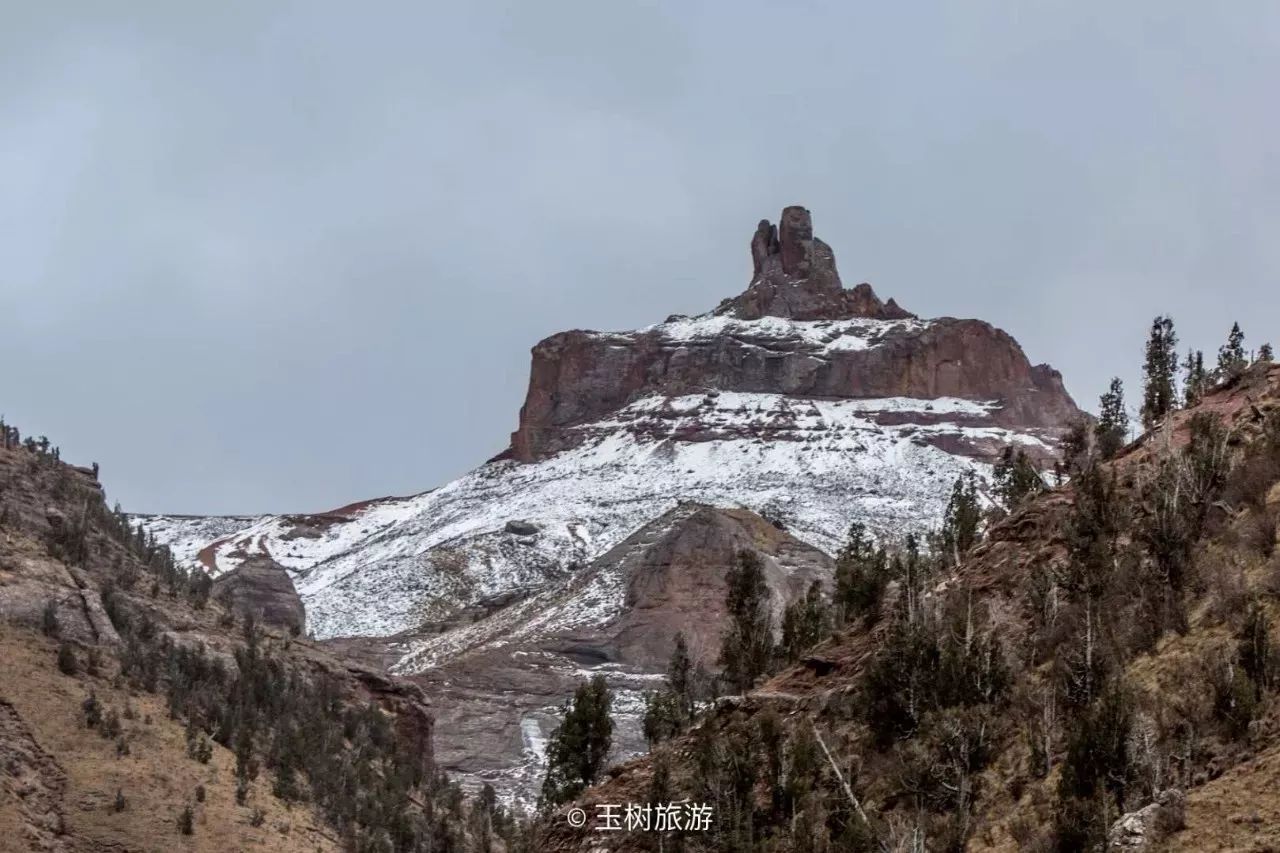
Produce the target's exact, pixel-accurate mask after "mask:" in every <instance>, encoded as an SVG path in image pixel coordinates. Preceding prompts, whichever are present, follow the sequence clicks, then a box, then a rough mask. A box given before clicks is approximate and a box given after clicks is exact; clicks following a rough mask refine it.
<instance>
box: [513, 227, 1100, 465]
mask: <svg viewBox="0 0 1280 853" xmlns="http://www.w3.org/2000/svg"><path fill="white" fill-rule="evenodd" d="M751 254H752V258H753V261H754V268H755V275H754V277H753V278H752V280H751V283H750V285H749V286H748V287H747V289H746V291H744V292H743V293H741V294H739V295H738V296H736V297H733V298H731V299H726V300H725V301H723V302H722V303H720V305H719V306H717V307H716V309H715V310H713V311H711V312H709V313H707V314H703V315H701V316H698V317H671V318H669V319H668V321H667V322H665V323H659V324H657V325H654V326H647V327H645V328H643V329H638V330H636V331H633V332H613V333H605V332H593V331H583V330H575V331H570V332H561V333H560V334H557V335H552V336H551V337H549V338H547V339H546V340H544V341H542V342H541V343H539V344H538V345H537V346H536V347H534V349H533V365H532V368H531V370H530V376H529V391H528V395H527V396H526V398H525V403H524V406H523V407H522V408H521V410H520V424H519V428H518V429H517V430H516V431H515V432H514V433H513V434H512V436H511V447H510V449H509V450H508V451H507V453H506V456H507V457H508V458H513V459H517V460H520V461H522V462H533V461H535V460H539V459H545V458H547V457H549V456H551V455H554V454H556V453H559V452H561V451H564V450H567V449H570V448H572V447H576V446H578V445H579V444H580V443H581V442H582V441H583V440H584V439H585V438H586V436H587V434H588V432H587V431H586V430H584V429H583V426H584V425H585V424H588V423H591V422H594V421H596V420H598V419H599V418H601V417H603V416H605V415H607V414H608V413H610V412H614V411H617V410H619V409H621V408H623V407H625V406H627V405H628V404H630V403H632V402H634V401H636V400H637V399H640V398H642V397H644V396H646V395H654V394H656V395H664V396H677V395H686V394H695V393H701V392H703V391H707V390H713V391H734V392H741V393H751V394H781V395H786V396H789V397H797V396H798V397H806V398H811V397H816V398H823V399H838V400H839V399H844V400H863V399H872V398H875V399H882V398H910V399H915V400H928V399H935V398H939V397H953V398H959V399H964V400H973V401H993V402H995V403H997V404H998V405H997V406H996V409H995V411H994V412H993V417H994V419H995V420H996V421H997V422H998V423H999V424H1000V425H1002V426H1005V427H1011V428H1016V429H1024V428H1036V429H1050V430H1055V429H1059V428H1061V427H1063V426H1064V425H1065V424H1067V423H1069V422H1070V421H1071V420H1073V419H1075V418H1076V417H1079V415H1080V412H1079V410H1078V409H1077V408H1076V405H1075V403H1074V401H1072V399H1071V397H1070V395H1068V394H1067V392H1066V389H1065V388H1064V387H1063V384H1062V377H1061V375H1059V373H1058V372H1057V371H1056V370H1054V369H1053V368H1051V367H1049V366H1048V365H1043V364H1042V365H1034V366H1033V365H1032V364H1031V363H1030V362H1029V361H1028V360H1027V357H1026V355H1025V354H1024V353H1023V351H1022V348H1021V347H1020V346H1019V345H1018V342H1017V341H1015V340H1014V339H1013V338H1012V337H1010V336H1009V335H1008V334H1006V333H1005V332H1003V331H1001V330H999V329H996V328H994V327H993V326H991V325H990V324H989V323H985V322H982V321H981V320H961V319H955V318H951V317H944V318H939V319H935V320H921V319H920V318H918V317H917V316H916V315H915V314H912V313H911V312H909V311H905V310H903V309H902V308H901V307H900V306H899V305H898V304H897V303H896V302H894V301H893V300H892V299H890V300H889V301H888V302H882V301H881V300H880V298H879V297H878V296H876V294H875V291H874V290H872V288H871V285H869V284H859V285H858V286H857V287H854V288H853V289H852V290H846V289H845V288H844V286H843V285H842V284H841V283H840V276H839V274H838V273H837V272H836V264H835V255H834V253H833V252H832V251H831V247H830V246H828V245H827V244H826V243H824V242H822V241H821V240H819V239H817V238H815V237H814V236H813V221H812V217H811V215H810V213H809V211H808V210H806V209H804V208H803V207H798V206H793V207H788V208H786V209H785V210H784V211H783V212H782V217H781V220H780V222H779V224H778V225H777V226H774V225H772V224H770V223H769V222H768V221H767V220H766V221H762V222H761V223H760V225H759V226H758V227H757V229H756V232H755V236H754V237H753V238H752V241H751ZM947 440H951V439H947ZM1000 449H1001V448H999V447H992V446H989V445H988V446H985V447H977V446H976V445H974V444H973V443H972V442H965V441H958V442H957V443H955V445H954V446H953V450H960V451H961V452H971V453H974V455H980V456H990V455H991V454H992V453H993V452H999V450H1000ZM975 451H976V452H975ZM1032 451H1033V452H1034V451H1035V448H1032ZM1041 456H1046V454H1043V453H1042V454H1041Z"/></svg>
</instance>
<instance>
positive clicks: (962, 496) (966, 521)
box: [942, 470, 982, 564]
mask: <svg viewBox="0 0 1280 853" xmlns="http://www.w3.org/2000/svg"><path fill="white" fill-rule="evenodd" d="M981 523H982V506H981V504H979V502H978V479H977V476H976V475H975V474H974V473H973V471H972V470H970V471H966V472H965V473H964V474H961V475H960V476H959V477H957V478H956V482H955V484H954V485H953V486H952V487H951V497H950V499H949V500H948V501H947V509H946V512H945V513H944V515H943V517H942V547H943V549H944V551H945V552H946V554H947V555H948V556H949V557H950V558H951V560H952V562H953V564H958V563H959V562H960V557H961V556H962V555H964V554H965V553H966V552H967V551H968V550H969V549H970V548H972V547H973V546H974V545H976V544H977V543H978V538H979V531H978V528H979V525H980V524H981Z"/></svg>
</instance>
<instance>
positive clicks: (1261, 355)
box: [1258, 344, 1274, 364]
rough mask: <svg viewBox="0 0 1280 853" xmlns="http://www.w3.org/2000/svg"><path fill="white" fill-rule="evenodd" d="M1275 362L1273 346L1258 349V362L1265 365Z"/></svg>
mask: <svg viewBox="0 0 1280 853" xmlns="http://www.w3.org/2000/svg"><path fill="white" fill-rule="evenodd" d="M1273 360H1274V356H1273V354H1272V351H1271V344H1263V345H1262V346H1260V347H1258V361H1261V362H1263V363H1264V364H1267V363H1270V362H1271V361H1273Z"/></svg>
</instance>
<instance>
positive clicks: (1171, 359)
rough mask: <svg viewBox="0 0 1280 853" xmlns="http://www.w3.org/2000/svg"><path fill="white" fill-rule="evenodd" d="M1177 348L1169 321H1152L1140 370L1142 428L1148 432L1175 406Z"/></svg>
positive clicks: (1162, 319) (1175, 338) (1167, 318)
mask: <svg viewBox="0 0 1280 853" xmlns="http://www.w3.org/2000/svg"><path fill="white" fill-rule="evenodd" d="M1177 347H1178V336H1177V334H1175V333H1174V331H1173V318H1172V317H1156V318H1155V319H1154V320H1152V321H1151V334H1150V336H1149V337H1148V338H1147V349H1146V358H1145V360H1144V361H1143V367H1142V377H1143V391H1142V426H1143V428H1144V429H1151V428H1152V427H1153V426H1155V425H1156V424H1157V423H1159V422H1160V421H1161V420H1163V419H1164V417H1165V415H1167V414H1169V412H1171V411H1173V408H1174V406H1175V405H1176V402H1177V400H1176V388H1175V383H1174V372H1175V371H1176V369H1177V366H1178V356H1177Z"/></svg>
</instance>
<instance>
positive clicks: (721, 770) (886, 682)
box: [538, 362, 1280, 851]
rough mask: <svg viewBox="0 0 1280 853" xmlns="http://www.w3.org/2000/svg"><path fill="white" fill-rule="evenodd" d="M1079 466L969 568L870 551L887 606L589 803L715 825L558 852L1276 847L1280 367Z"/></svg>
mask: <svg viewBox="0 0 1280 853" xmlns="http://www.w3.org/2000/svg"><path fill="white" fill-rule="evenodd" d="M1071 464H1072V466H1073V469H1072V470H1073V472H1074V477H1073V480H1072V482H1071V483H1070V484H1068V485H1066V486H1063V487H1060V488H1057V489H1054V490H1050V491H1047V492H1045V493H1043V494H1041V495H1039V496H1033V497H1030V498H1028V499H1026V501H1025V502H1024V503H1023V504H1021V505H1020V506H1019V507H1018V508H1017V509H1016V510H1015V511H1013V512H1012V513H1011V514H1010V515H1009V516H1008V517H1006V518H1004V519H1003V520H1000V521H997V522H996V523H994V524H993V525H992V526H991V527H990V529H989V530H988V531H987V533H986V536H985V537H984V539H983V541H981V542H980V543H979V544H978V545H977V546H976V547H974V548H972V550H970V551H969V552H968V553H966V554H964V555H963V558H962V559H961V560H960V562H959V563H958V564H957V565H954V566H953V565H949V560H947V559H946V557H945V556H944V557H942V558H941V559H939V560H932V559H922V560H915V559H914V558H911V557H909V556H907V557H904V558H903V560H902V561H891V562H889V563H878V564H877V563H876V562H875V561H874V560H869V561H867V560H863V559H862V558H861V557H857V556H846V558H845V560H847V562H846V563H845V565H844V570H845V571H848V572H851V574H850V575H848V576H849V577H855V578H857V577H862V578H867V577H869V576H870V575H868V573H867V572H868V571H871V572H874V571H882V572H883V571H888V572H889V574H888V575H887V576H886V577H885V585H884V586H883V587H881V589H882V595H881V597H880V598H879V599H878V602H877V603H876V604H874V605H873V606H870V607H869V608H868V607H866V606H865V605H864V606H863V609H861V610H858V609H854V611H853V613H852V615H851V618H849V619H848V620H847V622H846V624H845V627H843V628H842V629H841V630H840V631H838V632H837V634H836V635H835V637H834V638H833V639H831V640H829V641H827V642H825V643H822V644H820V645H819V646H817V647H816V648H814V649H812V650H811V651H810V652H809V654H808V655H807V656H805V657H804V658H803V660H802V661H801V662H800V663H799V664H798V665H795V666H792V667H790V668H787V669H785V670H783V671H781V672H779V673H778V674H777V675H775V676H773V677H772V678H771V679H769V680H768V681H767V682H765V683H763V684H761V685H759V687H758V688H757V689H756V690H755V691H753V692H752V693H750V694H748V695H747V696H745V697H729V698H726V699H722V700H720V701H719V702H718V703H717V704H716V705H715V707H714V708H713V709H711V710H709V711H707V712H705V713H704V714H703V715H702V716H701V717H700V718H699V719H698V720H697V721H696V723H695V724H694V726H693V728H692V729H691V730H689V731H688V732H686V733H685V734H683V735H681V736H679V737H677V738H675V739H674V740H671V741H669V742H667V743H664V744H661V745H660V746H658V747H657V748H656V749H655V750H654V751H653V752H652V753H651V754H650V755H648V756H645V757H643V758H640V759H637V760H635V761H632V762H629V763H628V764H626V765H624V766H622V767H620V768H615V769H614V770H612V771H610V773H609V776H610V778H608V779H606V780H605V781H604V782H603V783H602V784H600V785H598V786H597V787H595V788H592V789H589V790H588V791H587V792H586V794H585V795H584V796H583V797H582V798H581V799H580V800H579V801H578V802H577V803H574V804H571V805H575V806H582V807H584V808H585V809H586V810H587V812H588V814H589V815H594V814H596V809H597V807H598V806H600V805H601V804H610V803H615V804H625V803H639V804H644V803H646V802H648V803H660V802H667V801H681V800H691V801H694V802H706V803H710V804H711V805H712V806H713V808H714V813H715V826H714V829H713V830H711V831H708V832H703V833H689V832H686V833H683V834H681V833H666V834H665V835H661V836H660V835H659V834H655V833H643V832H627V831H619V832H598V831H593V828H594V826H595V822H594V819H593V820H591V821H589V822H588V823H587V825H586V827H585V828H582V829H574V828H572V827H570V826H569V824H568V823H567V821H566V819H565V815H566V814H567V808H568V807H565V808H562V809H560V810H559V811H558V812H556V813H555V814H553V815H551V816H550V818H549V819H548V821H547V823H546V824H545V825H544V827H543V834H542V835H541V837H540V839H539V841H538V845H539V849H542V850H547V851H587V850H591V851H604V850H628V851H630V850H635V851H639V850H657V849H665V850H687V851H695V850H734V851H751V850H770V851H792V850H796V851H799V850H805V851H826V850H830V851H836V850H841V851H844V850H850V851H857V850H955V849H962V848H963V849H966V850H1002V851H1014V850H1044V851H1048V850H1055V849H1056V850H1064V851H1065V850H1085V849H1100V847H1101V846H1105V847H1106V849H1108V850H1130V851H1134V850H1185V851H1191V850H1256V851H1261V850H1270V849H1275V847H1276V845H1277V844H1280V835H1278V834H1277V823H1276V821H1275V817H1276V814H1277V801H1276V799H1275V795H1274V789H1273V785H1274V782H1275V780H1276V777H1277V772H1278V771H1280V765H1278V764H1277V761H1280V716H1278V715H1280V702H1277V701H1276V696H1275V690H1276V687H1277V686H1280V681H1277V676H1278V674H1280V669H1278V668H1277V667H1278V664H1280V658H1278V657H1277V646H1276V641H1275V633H1274V631H1273V630H1272V629H1273V626H1274V625H1275V619H1276V617H1277V614H1278V613H1280V607H1278V605H1277V598H1276V597H1277V595H1278V594H1280V564H1277V558H1278V557H1277V549H1276V545H1277V539H1278V537H1280V531H1278V530H1277V519H1278V518H1280V368H1278V367H1275V366H1273V365H1272V364H1270V362H1263V363H1260V364H1256V365H1254V366H1253V367H1252V368H1250V369H1248V370H1247V371H1245V372H1244V373H1243V374H1242V375H1240V376H1239V377H1235V378H1231V379H1229V380H1228V381H1227V382H1225V383H1223V384H1220V385H1219V387H1217V388H1215V389H1213V390H1212V391H1210V392H1208V393H1207V394H1206V395H1205V396H1204V398H1203V399H1202V400H1201V401H1200V402H1199V403H1198V404H1197V405H1195V406H1193V407H1191V408H1189V409H1184V410H1178V411H1175V412H1174V413H1172V414H1171V415H1170V416H1169V417H1167V418H1166V419H1165V421H1164V423H1163V424H1162V425H1160V426H1159V427H1158V428H1157V429H1155V430H1154V431H1152V432H1149V433H1147V434H1146V435H1144V436H1142V437H1141V438H1140V439H1139V440H1138V441H1136V442H1134V443H1133V444H1131V445H1129V446H1128V447H1126V448H1123V449H1122V450H1121V451H1120V452H1119V453H1118V454H1117V455H1116V456H1115V458H1113V459H1110V460H1104V459H1102V458H1100V457H1099V456H1098V452H1097V450H1096V449H1088V448H1082V449H1081V450H1080V452H1079V453H1077V454H1075V455H1074V456H1073V458H1072V459H1071ZM900 556H901V555H900ZM876 566H878V567H879V568H876ZM886 566H888V567H890V568H888V569H886ZM904 566H905V567H907V568H905V569H904ZM895 569H896V571H895ZM904 571H905V572H906V573H905V574H903V573H902V572H904ZM837 572H838V573H840V572H841V567H840V566H838V567H837ZM864 601H865V598H864ZM828 750H829V751H830V757H828V755H827V751H828ZM655 774H656V775H657V776H660V777H662V778H661V779H655ZM660 843H661V845H662V846H661V848H660V847H659V844H660ZM1094 845H1099V848H1095V846H1094Z"/></svg>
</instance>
